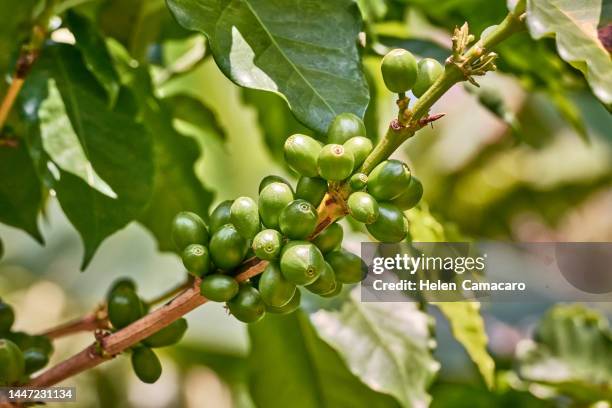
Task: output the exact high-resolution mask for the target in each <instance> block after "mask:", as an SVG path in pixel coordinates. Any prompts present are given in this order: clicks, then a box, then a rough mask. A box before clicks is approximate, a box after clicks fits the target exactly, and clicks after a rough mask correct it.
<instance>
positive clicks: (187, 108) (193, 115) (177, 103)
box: [162, 94, 226, 140]
mask: <svg viewBox="0 0 612 408" xmlns="http://www.w3.org/2000/svg"><path fill="white" fill-rule="evenodd" d="M162 101H163V103H164V105H166V106H167V107H168V108H169V109H170V111H171V112H170V113H171V114H172V117H173V118H174V123H175V124H176V125H177V126H178V127H179V128H180V127H183V128H185V131H186V132H188V133H189V132H196V133H197V132H199V133H202V134H204V136H206V137H209V138H212V139H216V140H225V139H226V135H225V130H224V129H223V128H222V127H221V124H220V123H219V121H218V119H217V117H216V115H215V113H214V112H213V111H212V109H210V108H209V107H208V106H206V105H204V103H203V102H202V101H201V100H199V99H197V98H195V97H193V96H191V95H186V94H178V95H172V96H168V97H165V98H163V99H162Z"/></svg>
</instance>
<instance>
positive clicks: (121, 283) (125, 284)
mask: <svg viewBox="0 0 612 408" xmlns="http://www.w3.org/2000/svg"><path fill="white" fill-rule="evenodd" d="M116 290H131V291H132V292H136V282H134V279H132V278H118V279H116V280H115V281H114V282H113V283H112V284H111V287H110V289H109V290H108V293H107V294H106V301H107V302H108V301H109V299H110V296H111V294H112V293H113V292H115V291H116Z"/></svg>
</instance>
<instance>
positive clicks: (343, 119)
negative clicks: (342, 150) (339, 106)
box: [327, 113, 366, 144]
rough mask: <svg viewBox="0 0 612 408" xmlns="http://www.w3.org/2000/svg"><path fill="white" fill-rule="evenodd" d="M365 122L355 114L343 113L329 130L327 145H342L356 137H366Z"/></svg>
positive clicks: (336, 118)
mask: <svg viewBox="0 0 612 408" xmlns="http://www.w3.org/2000/svg"><path fill="white" fill-rule="evenodd" d="M365 135H366V128H365V125H364V124H363V121H362V120H361V119H360V118H359V117H358V116H357V115H355V114H353V113H341V114H339V115H338V116H336V117H335V118H334V120H333V121H332V123H331V124H330V125H329V128H328V129H327V143H336V144H342V143H344V142H346V141H347V140H349V139H350V138H352V137H355V136H365Z"/></svg>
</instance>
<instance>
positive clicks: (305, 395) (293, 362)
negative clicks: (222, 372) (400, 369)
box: [249, 311, 398, 408]
mask: <svg viewBox="0 0 612 408" xmlns="http://www.w3.org/2000/svg"><path fill="white" fill-rule="evenodd" d="M249 335H250V338H251V353H250V355H249V367H250V381H249V383H250V389H251V396H252V398H253V401H254V402H255V405H256V406H259V407H266V408H285V407H289V406H290V407H295V408H332V407H352V408H360V407H363V408H369V407H380V408H386V407H397V406H398V404H397V402H396V401H395V400H394V399H393V398H391V397H390V396H389V395H385V394H381V393H378V392H375V391H373V390H371V389H370V388H368V387H367V386H366V385H365V384H364V383H362V382H361V381H360V380H359V379H358V378H357V377H355V376H354V375H353V374H351V372H350V371H349V370H348V368H347V366H346V364H345V363H344V362H343V361H342V359H341V358H340V356H339V355H338V353H337V352H336V351H334V349H332V348H331V347H330V346H329V345H328V344H326V343H325V342H324V341H322V340H321V339H320V338H319V337H318V336H317V334H316V331H315V330H314V328H313V327H312V325H311V323H310V321H309V320H308V317H307V316H306V315H304V314H303V312H301V311H297V312H294V313H292V314H290V315H286V316H279V315H272V314H268V315H266V317H265V318H264V319H263V320H262V321H261V322H259V323H256V324H252V325H249Z"/></svg>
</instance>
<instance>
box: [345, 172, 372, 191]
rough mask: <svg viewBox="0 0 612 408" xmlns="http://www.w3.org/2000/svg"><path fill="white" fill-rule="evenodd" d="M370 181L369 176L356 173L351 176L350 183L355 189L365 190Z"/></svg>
mask: <svg viewBox="0 0 612 408" xmlns="http://www.w3.org/2000/svg"><path fill="white" fill-rule="evenodd" d="M367 183H368V176H366V175H365V174H363V173H355V174H353V175H352V176H351V179H350V180H349V184H350V186H351V188H352V189H353V190H354V191H359V190H363V189H364V188H365V186H366V184H367Z"/></svg>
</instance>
